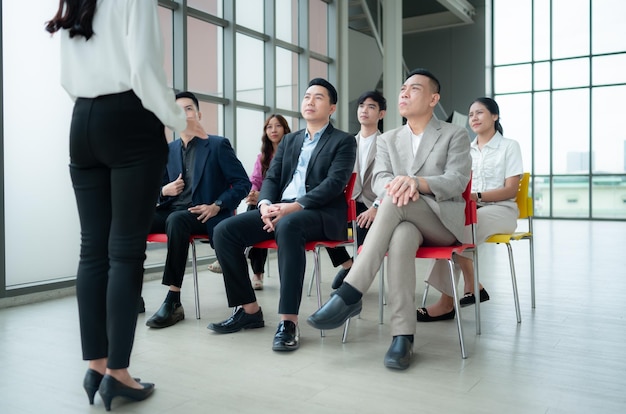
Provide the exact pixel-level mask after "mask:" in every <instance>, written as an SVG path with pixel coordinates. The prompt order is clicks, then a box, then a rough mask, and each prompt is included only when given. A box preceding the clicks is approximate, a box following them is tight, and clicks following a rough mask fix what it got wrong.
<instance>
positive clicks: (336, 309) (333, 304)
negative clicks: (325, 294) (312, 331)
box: [306, 295, 363, 329]
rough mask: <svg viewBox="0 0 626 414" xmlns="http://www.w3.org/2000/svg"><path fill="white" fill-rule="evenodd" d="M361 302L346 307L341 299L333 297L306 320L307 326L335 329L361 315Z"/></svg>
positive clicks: (336, 296) (337, 296)
mask: <svg viewBox="0 0 626 414" xmlns="http://www.w3.org/2000/svg"><path fill="white" fill-rule="evenodd" d="M362 308H363V301H362V300H359V301H358V302H357V303H355V304H353V305H346V302H344V301H343V298H342V297H341V296H339V295H333V296H331V297H330V299H328V302H326V303H325V304H324V305H323V306H322V307H321V308H319V309H318V310H317V312H315V313H314V314H313V315H311V316H309V318H308V319H307V320H306V321H307V323H308V324H309V325H311V326H312V327H314V328H317V329H335V328H338V327H340V326H341V325H343V323H344V322H345V321H347V320H348V319H350V318H351V317H353V316H356V315H358V314H359V313H361V309H362Z"/></svg>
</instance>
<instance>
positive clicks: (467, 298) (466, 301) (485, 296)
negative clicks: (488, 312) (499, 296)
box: [459, 288, 489, 308]
mask: <svg viewBox="0 0 626 414" xmlns="http://www.w3.org/2000/svg"><path fill="white" fill-rule="evenodd" d="M479 292H480V303H483V302H486V301H488V300H489V293H487V291H486V290H485V288H482V289H481V290H480V291H479ZM475 303H476V296H474V294H473V293H471V292H467V293H466V294H465V295H463V297H462V298H461V299H460V300H459V304H460V305H461V307H462V308H464V307H466V306H470V305H473V304H475Z"/></svg>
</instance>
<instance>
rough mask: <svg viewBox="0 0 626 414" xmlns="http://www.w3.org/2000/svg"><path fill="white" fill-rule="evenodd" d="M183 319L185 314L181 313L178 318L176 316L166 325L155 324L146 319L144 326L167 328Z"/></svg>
mask: <svg viewBox="0 0 626 414" xmlns="http://www.w3.org/2000/svg"><path fill="white" fill-rule="evenodd" d="M184 319H185V314H184V313H183V314H182V315H180V318H179V317H178V316H177V317H176V319H175V320H174V321H173V322H172V323H168V324H166V325H159V324H156V323H154V322H151V321H148V322H146V326H148V327H150V328H154V329H162V328H167V327H170V326H173V325H176V324H177V323H178V322H180V321H182V320H184Z"/></svg>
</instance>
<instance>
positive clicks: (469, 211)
mask: <svg viewBox="0 0 626 414" xmlns="http://www.w3.org/2000/svg"><path fill="white" fill-rule="evenodd" d="M471 195H472V176H471V174H470V180H469V182H468V183H467V187H465V191H463V199H464V200H465V225H466V226H469V225H470V224H476V222H477V221H478V217H477V216H476V202H475V201H474V200H472V197H471Z"/></svg>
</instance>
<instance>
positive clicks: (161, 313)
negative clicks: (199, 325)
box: [146, 302, 185, 328]
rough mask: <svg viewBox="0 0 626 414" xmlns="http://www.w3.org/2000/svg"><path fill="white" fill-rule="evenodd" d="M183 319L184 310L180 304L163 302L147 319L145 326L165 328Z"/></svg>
mask: <svg viewBox="0 0 626 414" xmlns="http://www.w3.org/2000/svg"><path fill="white" fill-rule="evenodd" d="M183 319H185V310H184V309H183V305H181V304H180V303H170V302H163V304H162V305H161V307H160V308H159V310H158V311H156V313H155V314H154V315H152V316H151V317H150V319H148V321H147V322H146V326H149V327H151V328H167V327H168V326H172V325H175V324H177V323H178V322H179V321H182V320H183Z"/></svg>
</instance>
